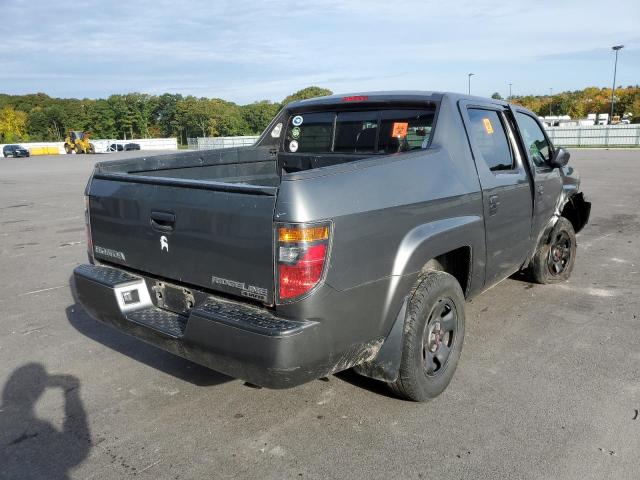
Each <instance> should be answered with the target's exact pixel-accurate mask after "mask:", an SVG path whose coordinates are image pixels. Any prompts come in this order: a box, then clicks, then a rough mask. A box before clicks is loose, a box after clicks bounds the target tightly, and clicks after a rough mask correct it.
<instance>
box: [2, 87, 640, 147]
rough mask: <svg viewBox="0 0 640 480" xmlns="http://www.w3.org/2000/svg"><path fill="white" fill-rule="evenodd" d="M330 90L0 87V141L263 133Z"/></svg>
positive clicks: (566, 101) (563, 105)
mask: <svg viewBox="0 0 640 480" xmlns="http://www.w3.org/2000/svg"><path fill="white" fill-rule="evenodd" d="M329 94H331V91H330V90H327V89H324V88H320V87H307V88H305V89H302V90H300V91H298V92H296V93H294V94H292V95H290V96H288V97H287V98H285V99H283V100H282V102H280V103H276V102H271V101H268V100H264V101H261V102H255V103H251V104H248V105H237V104H235V103H233V102H227V101H225V100H222V99H219V98H196V97H193V96H183V95H180V94H172V93H165V94H163V95H147V94H144V93H128V94H126V95H111V96H110V97H109V98H106V99H95V100H94V99H88V98H85V99H81V100H80V99H75V98H51V97H49V96H48V95H45V94H44V93H36V94H30V95H5V94H0V143H10V142H20V141H33V142H37V141H60V140H62V139H64V137H65V135H66V132H67V131H68V130H70V129H71V130H89V131H91V132H92V134H93V137H94V138H125V137H126V138H130V139H131V138H152V137H177V138H178V139H179V141H180V142H181V143H183V144H184V143H186V141H187V138H188V137H207V136H233V135H254V134H258V133H260V132H262V130H263V129H264V128H265V127H266V126H267V124H268V123H269V121H270V120H271V119H272V118H273V116H274V115H275V114H276V113H277V112H278V110H279V109H280V108H281V107H282V105H284V104H286V103H288V102H290V101H292V100H299V99H304V98H311V97H317V96H321V95H329ZM493 96H494V97H496V98H499V97H500V95H499V94H498V93H495V94H494V95H493ZM510 100H511V101H512V102H513V103H518V104H520V105H523V106H525V107H527V108H529V109H530V110H533V111H534V112H536V113H537V114H538V115H542V116H544V115H549V114H550V113H552V114H553V115H570V116H571V117H572V118H583V117H586V116H587V114H589V113H606V112H609V110H610V108H611V103H610V102H611V89H610V88H597V87H589V88H585V89H584V90H576V91H573V92H561V93H557V94H554V95H542V96H534V95H526V96H514V97H512V98H511V99H510ZM614 114H616V115H620V117H623V116H625V115H627V116H630V117H631V118H632V119H633V121H635V122H640V86H637V85H636V86H628V87H624V88H623V87H620V88H617V89H616V102H615V112H614Z"/></svg>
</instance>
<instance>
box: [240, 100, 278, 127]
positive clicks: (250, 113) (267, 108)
mask: <svg viewBox="0 0 640 480" xmlns="http://www.w3.org/2000/svg"><path fill="white" fill-rule="evenodd" d="M279 109H280V105H278V104H277V103H271V102H269V101H268V100H263V101H261V102H254V103H250V104H249V105H244V106H242V107H240V110H241V112H242V118H244V121H245V123H246V125H247V127H248V133H255V134H258V133H262V131H263V130H264V129H265V128H267V125H269V122H270V121H271V120H272V119H273V117H275V116H276V114H277V113H278V110H279Z"/></svg>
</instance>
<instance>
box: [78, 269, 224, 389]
mask: <svg viewBox="0 0 640 480" xmlns="http://www.w3.org/2000/svg"><path fill="white" fill-rule="evenodd" d="M69 288H70V289H71V295H72V296H73V299H74V304H73V305H69V306H68V307H67V308H66V310H65V313H66V314H67V320H68V321H69V323H70V324H71V325H72V326H73V328H75V329H76V330H77V331H78V332H80V333H81V334H82V335H84V336H85V337H88V338H90V339H92V340H94V341H96V342H98V343H100V344H102V345H104V346H106V347H108V348H110V349H111V350H115V351H116V352H118V353H121V354H123V355H126V356H128V357H130V358H132V359H134V360H135V361H137V362H141V363H144V364H145V365H148V366H150V367H152V368H154V369H156V370H160V371H162V372H164V373H167V374H169V375H171V376H173V377H176V378H179V379H181V380H184V381H187V382H189V383H192V384H194V385H198V386H201V387H205V386H214V385H220V384H222V383H226V382H230V381H232V380H233V379H232V378H231V377H228V376H226V375H223V374H222V373H218V372H215V371H213V370H211V369H209V368H206V367H203V366H202V365H198V364H197V363H193V362H191V361H189V360H186V359H184V358H182V357H178V356H176V355H173V354H171V353H168V352H165V351H164V350H161V349H160V348H157V347H154V346H153V345H149V344H147V343H144V342H143V341H142V340H139V339H137V338H133V337H130V336H128V335H126V334H124V333H122V332H119V331H117V330H116V329H114V328H112V327H110V326H108V325H105V324H103V323H102V322H99V321H97V320H94V319H93V318H91V317H90V316H89V315H88V314H87V313H86V312H85V311H84V309H83V308H82V306H81V305H80V303H79V302H78V300H77V298H76V293H75V288H74V282H73V276H71V278H70V279H69Z"/></svg>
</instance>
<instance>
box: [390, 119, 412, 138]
mask: <svg viewBox="0 0 640 480" xmlns="http://www.w3.org/2000/svg"><path fill="white" fill-rule="evenodd" d="M408 129H409V123H407V122H393V128H392V129H391V136H392V137H406V136H407V130H408Z"/></svg>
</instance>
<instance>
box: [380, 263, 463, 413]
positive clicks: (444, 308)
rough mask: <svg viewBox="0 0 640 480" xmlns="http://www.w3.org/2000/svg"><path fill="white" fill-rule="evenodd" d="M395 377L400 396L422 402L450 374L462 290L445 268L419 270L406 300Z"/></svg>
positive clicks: (457, 349)
mask: <svg viewBox="0 0 640 480" xmlns="http://www.w3.org/2000/svg"><path fill="white" fill-rule="evenodd" d="M404 331H405V334H404V339H403V346H402V360H401V363H400V373H399V375H398V379H397V380H396V381H395V382H393V383H390V384H389V385H390V386H391V389H392V390H393V391H394V392H395V393H396V394H397V395H399V396H400V397H403V398H406V399H408V400H413V401H416V402H424V401H427V400H429V399H431V398H434V397H437V396H438V395H440V394H441V393H442V392H443V391H444V389H445V388H447V385H449V382H450V381H451V378H452V377H453V374H454V372H455V370H456V367H457V365H458V360H459V359H460V353H461V352H462V342H463V340H464V294H463V293H462V289H461V288H460V285H459V284H458V281H457V280H456V279H455V278H454V277H453V276H451V275H449V274H448V273H445V272H438V271H428V272H426V273H424V274H421V276H420V278H419V279H418V283H417V286H416V287H415V289H414V292H413V295H412V298H411V300H410V303H409V306H408V311H407V318H406V320H405V329H404Z"/></svg>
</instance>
